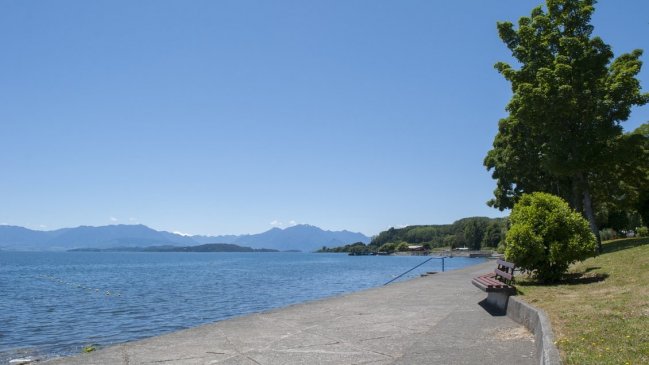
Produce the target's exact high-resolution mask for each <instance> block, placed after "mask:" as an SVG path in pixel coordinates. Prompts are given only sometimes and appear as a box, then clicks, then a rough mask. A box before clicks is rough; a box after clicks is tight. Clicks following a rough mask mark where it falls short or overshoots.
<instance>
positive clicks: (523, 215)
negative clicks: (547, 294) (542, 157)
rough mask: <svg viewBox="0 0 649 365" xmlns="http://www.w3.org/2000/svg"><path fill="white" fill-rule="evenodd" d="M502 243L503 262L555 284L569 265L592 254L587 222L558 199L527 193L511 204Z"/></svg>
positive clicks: (593, 238) (592, 248)
mask: <svg viewBox="0 0 649 365" xmlns="http://www.w3.org/2000/svg"><path fill="white" fill-rule="evenodd" d="M510 222H511V228H510V229H509V231H508V232H507V235H506V238H505V242H506V248H505V259H507V260H508V261H513V262H515V263H516V265H517V266H518V267H520V268H521V269H522V270H524V271H527V272H530V273H531V274H532V276H533V277H534V278H535V279H537V280H539V281H542V282H554V281H557V280H559V279H561V277H562V276H563V274H564V273H565V272H566V271H567V270H568V267H569V266H570V264H572V263H573V262H576V261H581V260H584V259H586V258H588V257H590V256H592V255H594V254H595V252H596V251H595V250H596V242H597V241H596V239H595V235H593V234H592V233H591V231H590V229H589V226H588V222H587V221H586V220H585V219H584V218H583V217H582V216H581V215H580V214H579V213H577V212H575V211H574V210H572V209H571V208H570V207H569V206H568V203H566V202H565V201H563V200H562V199H561V198H559V197H556V196H554V195H551V194H547V193H533V194H526V195H523V196H522V197H521V199H520V200H519V202H518V203H516V205H514V209H512V213H511V215H510Z"/></svg>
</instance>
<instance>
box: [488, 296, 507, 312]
mask: <svg viewBox="0 0 649 365" xmlns="http://www.w3.org/2000/svg"><path fill="white" fill-rule="evenodd" d="M487 294H488V295H487V303H488V304H489V305H491V306H492V307H494V308H498V309H499V310H501V311H503V312H506V311H507V302H509V293H505V292H491V293H487Z"/></svg>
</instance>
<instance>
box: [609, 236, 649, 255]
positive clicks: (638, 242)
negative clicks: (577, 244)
mask: <svg viewBox="0 0 649 365" xmlns="http://www.w3.org/2000/svg"><path fill="white" fill-rule="evenodd" d="M647 244H649V239H647V238H641V239H637V238H636V239H622V240H616V241H612V242H607V243H605V244H603V245H602V251H603V253H611V252H617V251H621V250H627V249H629V248H634V247H638V246H644V245H647Z"/></svg>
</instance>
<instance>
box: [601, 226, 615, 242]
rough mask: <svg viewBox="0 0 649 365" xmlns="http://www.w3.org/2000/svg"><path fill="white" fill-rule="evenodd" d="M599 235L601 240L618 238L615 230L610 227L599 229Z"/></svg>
mask: <svg viewBox="0 0 649 365" xmlns="http://www.w3.org/2000/svg"><path fill="white" fill-rule="evenodd" d="M599 236H600V237H601V238H602V241H610V240H614V239H616V238H619V237H618V234H617V232H616V231H615V230H614V229H612V228H604V229H602V230H601V231H599Z"/></svg>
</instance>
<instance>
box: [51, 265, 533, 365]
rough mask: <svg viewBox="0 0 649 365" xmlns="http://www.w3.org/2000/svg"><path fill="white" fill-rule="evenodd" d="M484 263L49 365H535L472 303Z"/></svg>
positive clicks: (527, 343)
mask: <svg viewBox="0 0 649 365" xmlns="http://www.w3.org/2000/svg"><path fill="white" fill-rule="evenodd" d="M494 265H495V263H494V262H488V263H485V264H480V265H476V266H472V267H469V268H465V269H462V270H456V271H450V272H446V273H438V274H435V275H430V276H427V277H423V278H417V279H413V280H410V281H407V282H403V283H394V284H390V285H388V286H384V287H381V288H376V289H370V290H366V291H362V292H358V293H353V294H348V295H344V296H340V297H335V298H330V299H324V300H319V301H314V302H309V303H305V304H299V305H294V306H290V307H287V308H282V309H277V310H273V311H269V312H264V313H260V314H254V315H248V316H244V317H239V318H235V319H231V320H226V321H222V322H217V323H213V324H208V325H204V326H201V327H197V328H192V329H189V330H184V331H179V332H175V333H171V334H168V335H163V336H158V337H153V338H149V339H145V340H140V341H135V342H130V343H126V344H123V345H116V346H113V347H109V348H106V349H103V350H99V351H96V352H93V353H89V354H83V355H79V356H75V357H69V358H60V359H54V360H50V361H48V362H46V364H48V365H54V364H84V365H85V364H111V365H112V364H125V365H126V364H251V365H258V364H263V365H270V364H336V365H338V364H376V365H379V364H501V363H509V364H523V365H524V364H538V360H537V359H536V358H535V357H534V351H535V348H534V343H533V336H532V335H531V334H530V333H529V332H528V331H527V330H526V329H525V328H523V327H522V326H521V325H519V324H517V323H515V322H513V321H512V320H511V319H509V318H508V317H507V316H503V315H492V314H490V313H489V312H488V311H487V310H485V309H484V308H483V307H482V306H481V305H480V304H479V303H480V302H481V301H483V300H484V299H485V298H486V293H484V292H482V291H480V290H479V289H477V288H475V287H474V286H473V285H471V278H472V277H474V276H476V275H478V274H482V273H486V272H489V271H491V270H493V268H494Z"/></svg>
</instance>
